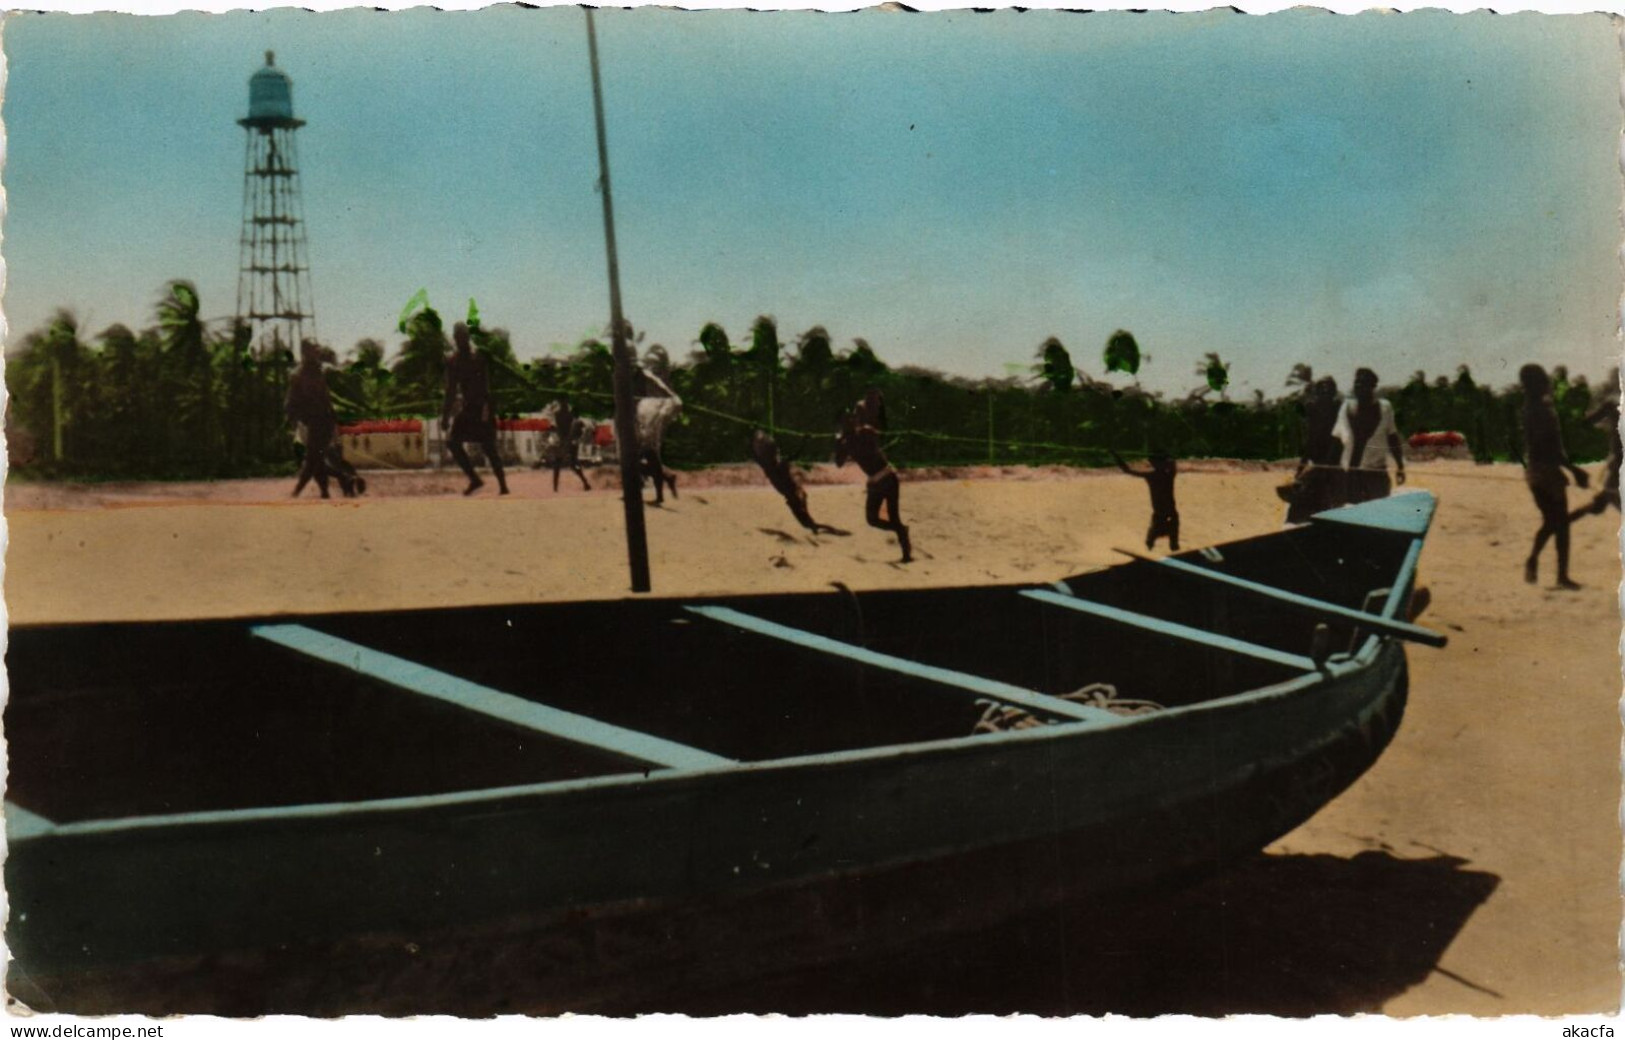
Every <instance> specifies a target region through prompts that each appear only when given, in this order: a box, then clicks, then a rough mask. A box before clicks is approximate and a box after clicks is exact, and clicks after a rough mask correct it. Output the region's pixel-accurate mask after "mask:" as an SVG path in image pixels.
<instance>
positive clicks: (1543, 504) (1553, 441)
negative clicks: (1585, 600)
mask: <svg viewBox="0 0 1625 1040" xmlns="http://www.w3.org/2000/svg"><path fill="white" fill-rule="evenodd" d="M1518 381H1519V382H1521V383H1522V384H1523V436H1524V454H1525V459H1524V480H1525V482H1526V483H1528V485H1529V493H1530V494H1531V495H1533V496H1534V497H1535V508H1537V509H1539V510H1540V518H1541V524H1540V529H1539V530H1538V531H1536V532H1535V544H1534V547H1533V548H1531V549H1530V550H1529V559H1528V560H1526V561H1524V565H1523V580H1524V581H1527V582H1529V583H1530V584H1531V585H1533V584H1534V583H1535V581H1536V579H1537V577H1538V576H1539V567H1540V553H1541V550H1542V549H1544V548H1546V542H1547V540H1548V539H1550V540H1553V541H1555V542H1556V543H1557V587H1558V588H1560V589H1578V588H1579V587H1580V586H1579V584H1578V583H1577V582H1575V581H1573V580H1571V579H1570V578H1569V503H1568V481H1567V480H1566V479H1565V478H1564V476H1563V471H1564V470H1567V471H1568V472H1569V474H1570V475H1571V476H1572V477H1573V478H1574V483H1575V484H1576V485H1578V486H1579V487H1581V488H1584V487H1585V486H1586V485H1588V484H1589V483H1590V482H1591V478H1590V477H1588V476H1586V472H1585V470H1583V469H1581V468H1580V467H1578V466H1576V465H1574V464H1573V463H1571V462H1570V461H1569V456H1568V452H1566V451H1565V450H1564V449H1563V430H1562V427H1561V426H1560V425H1559V424H1558V420H1557V405H1556V404H1554V403H1553V401H1552V381H1551V379H1550V378H1549V377H1548V376H1547V375H1546V370H1545V369H1544V368H1541V367H1540V366H1539V365H1525V366H1523V368H1521V369H1520V370H1519V371H1518Z"/></svg>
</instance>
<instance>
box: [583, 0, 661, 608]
mask: <svg viewBox="0 0 1625 1040" xmlns="http://www.w3.org/2000/svg"><path fill="white" fill-rule="evenodd" d="M587 53H588V56H589V57H590V58H591V60H592V110H593V117H594V120H595V122H596V123H597V126H598V171H599V173H598V187H599V189H600V190H601V191H602V192H603V195H604V251H605V253H606V254H607V255H608V257H609V320H610V324H611V326H612V329H613V332H612V338H611V342H612V344H613V350H614V357H615V445H616V449H617V453H618V454H619V455H620V459H621V504H622V507H623V510H624V512H625V514H626V559H627V564H628V565H629V567H630V568H631V571H632V591H633V592H648V591H649V542H648V537H647V535H646V534H645V532H644V528H643V477H642V474H641V473H640V472H639V467H638V419H637V402H636V401H634V400H633V398H632V350H631V348H630V347H629V346H627V343H626V322H625V320H624V319H623V318H622V317H621V274H620V266H619V265H618V264H617V262H616V260H615V206H614V203H613V202H612V201H611V199H610V194H609V145H608V144H607V143H606V141H605V138H604V89H603V86H602V85H601V84H600V82H599V78H598V34H597V32H595V31H594V29H593V20H592V8H590V7H589V8H587Z"/></svg>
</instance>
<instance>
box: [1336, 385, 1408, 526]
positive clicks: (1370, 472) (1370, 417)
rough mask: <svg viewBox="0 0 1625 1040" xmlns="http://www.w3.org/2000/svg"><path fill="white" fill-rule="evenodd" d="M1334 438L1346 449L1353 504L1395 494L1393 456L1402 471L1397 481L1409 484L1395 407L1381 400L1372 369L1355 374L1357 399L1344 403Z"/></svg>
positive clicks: (1344, 457)
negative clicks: (1391, 469) (1390, 475)
mask: <svg viewBox="0 0 1625 1040" xmlns="http://www.w3.org/2000/svg"><path fill="white" fill-rule="evenodd" d="M1332 436H1333V437H1336V438H1337V440H1338V442H1339V443H1340V444H1341V445H1342V449H1343V454H1342V458H1341V462H1342V465H1343V469H1344V471H1345V473H1346V479H1347V481H1348V484H1347V501H1348V502H1349V503H1350V504H1354V503H1356V502H1369V501H1371V500H1372V499H1374V498H1386V497H1387V496H1388V493H1389V492H1390V491H1391V490H1393V485H1392V484H1390V483H1389V480H1388V456H1389V455H1390V454H1392V455H1393V457H1394V464H1395V466H1396V467H1398V469H1397V472H1396V474H1395V476H1394V479H1395V480H1397V481H1398V482H1399V483H1401V484H1403V483H1405V450H1404V448H1403V447H1401V445H1400V442H1399V427H1398V426H1396V425H1395V424H1394V406H1393V405H1391V404H1389V403H1388V402H1387V401H1384V400H1382V399H1381V398H1379V397H1378V396H1377V373H1375V372H1373V371H1371V369H1369V368H1362V369H1360V370H1359V371H1358V372H1355V373H1354V397H1353V398H1352V399H1351V400H1348V401H1345V402H1343V407H1342V409H1341V410H1340V411H1339V412H1338V414H1337V422H1336V424H1335V425H1334V426H1333V427H1332Z"/></svg>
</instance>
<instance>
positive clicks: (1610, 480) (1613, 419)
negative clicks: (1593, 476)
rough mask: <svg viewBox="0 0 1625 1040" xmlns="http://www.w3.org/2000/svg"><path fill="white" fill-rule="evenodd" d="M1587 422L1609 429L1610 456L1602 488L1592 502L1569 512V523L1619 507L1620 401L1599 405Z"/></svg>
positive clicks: (1604, 463)
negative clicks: (1610, 507)
mask: <svg viewBox="0 0 1625 1040" xmlns="http://www.w3.org/2000/svg"><path fill="white" fill-rule="evenodd" d="M1586 422H1588V423H1591V424H1592V425H1595V426H1601V427H1603V428H1604V429H1605V430H1607V431H1608V458H1606V459H1604V460H1603V464H1602V490H1601V491H1598V492H1597V495H1596V497H1595V498H1593V499H1592V500H1591V504H1590V505H1587V506H1582V507H1581V508H1579V509H1576V510H1575V511H1574V512H1572V513H1570V514H1569V523H1573V522H1574V521H1576V520H1578V519H1580V517H1582V516H1586V515H1588V514H1589V515H1594V516H1601V515H1602V514H1603V513H1606V512H1608V507H1609V506H1613V507H1614V509H1616V510H1618V509H1619V464H1620V459H1621V452H1620V442H1619V402H1618V401H1615V400H1612V399H1610V400H1607V401H1604V402H1603V403H1602V404H1600V405H1598V406H1597V408H1596V409H1595V410H1594V411H1593V412H1592V413H1591V414H1590V415H1588V416H1586Z"/></svg>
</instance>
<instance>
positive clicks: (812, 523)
mask: <svg viewBox="0 0 1625 1040" xmlns="http://www.w3.org/2000/svg"><path fill="white" fill-rule="evenodd" d="M750 454H751V457H752V458H754V459H755V460H756V464H757V465H758V466H760V467H762V473H763V474H765V475H766V476H767V482H768V483H769V484H772V485H773V489H774V490H775V491H777V492H778V493H779V494H781V495H783V496H784V504H785V505H787V506H789V507H790V512H791V514H792V515H793V516H795V518H796V520H797V521H798V522H800V524H801V526H802V527H805V528H806V529H807V530H809V531H811V532H812V533H813V534H846V532H845V531H843V530H841V529H840V528H838V527H831V526H829V525H828V524H821V523H819V522H818V521H816V520H814V519H813V518H812V514H811V513H809V512H808V511H807V489H806V488H804V487H802V486H801V481H800V480H799V479H797V477H796V471H795V468H794V467H793V466H791V465H790V462H789V460H787V459H785V458H784V457H783V456H782V455H780V454H779V446H778V445H777V444H776V443H774V441H773V438H772V437H769V436H768V435H767V434H766V433H764V432H762V431H761V430H757V431H756V432H755V433H753V434H751V437H750Z"/></svg>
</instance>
